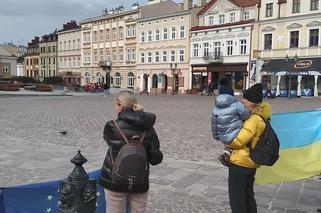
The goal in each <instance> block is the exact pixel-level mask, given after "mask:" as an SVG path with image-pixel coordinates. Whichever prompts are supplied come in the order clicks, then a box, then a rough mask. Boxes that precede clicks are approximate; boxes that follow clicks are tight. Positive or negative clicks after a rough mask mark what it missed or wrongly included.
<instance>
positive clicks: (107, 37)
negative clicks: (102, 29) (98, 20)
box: [106, 29, 110, 41]
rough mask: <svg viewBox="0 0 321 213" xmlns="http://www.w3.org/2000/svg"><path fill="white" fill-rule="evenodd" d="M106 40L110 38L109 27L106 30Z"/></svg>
mask: <svg viewBox="0 0 321 213" xmlns="http://www.w3.org/2000/svg"><path fill="white" fill-rule="evenodd" d="M106 40H107V41H109V40H110V33H109V29H108V30H106Z"/></svg>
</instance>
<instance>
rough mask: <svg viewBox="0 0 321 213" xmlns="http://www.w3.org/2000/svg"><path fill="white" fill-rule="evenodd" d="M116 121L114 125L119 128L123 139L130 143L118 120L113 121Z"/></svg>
mask: <svg viewBox="0 0 321 213" xmlns="http://www.w3.org/2000/svg"><path fill="white" fill-rule="evenodd" d="M113 121H114V124H115V127H116V128H117V130H118V132H119V133H120V135H121V136H122V138H123V139H124V140H125V142H126V143H129V141H128V139H127V137H126V136H125V134H124V132H123V131H122V130H121V129H120V127H119V125H118V123H117V121H116V120H113Z"/></svg>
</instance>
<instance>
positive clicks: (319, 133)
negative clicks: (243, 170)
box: [255, 110, 321, 184]
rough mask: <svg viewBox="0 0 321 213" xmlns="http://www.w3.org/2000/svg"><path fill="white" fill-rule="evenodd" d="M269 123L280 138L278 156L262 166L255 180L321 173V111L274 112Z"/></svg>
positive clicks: (266, 181) (301, 177) (276, 180)
mask: <svg viewBox="0 0 321 213" xmlns="http://www.w3.org/2000/svg"><path fill="white" fill-rule="evenodd" d="M271 124H272V127H273V129H274V130H275V132H276V134H277V135H278V138H279V140H280V158H279V160H278V161H277V162H276V163H275V164H274V165H273V166H272V167H267V166H261V167H260V168H259V169H258V170H257V173H256V176H255V178H256V183H258V184H265V183H276V182H287V181H295V180H300V179H303V178H308V177H312V176H315V175H318V174H320V173H321V110H314V111H305V112H291V113H281V114H274V115H273V116H272V119H271Z"/></svg>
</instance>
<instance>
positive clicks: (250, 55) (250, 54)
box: [246, 25, 257, 89]
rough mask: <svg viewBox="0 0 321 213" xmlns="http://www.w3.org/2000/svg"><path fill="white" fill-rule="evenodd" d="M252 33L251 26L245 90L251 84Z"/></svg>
mask: <svg viewBox="0 0 321 213" xmlns="http://www.w3.org/2000/svg"><path fill="white" fill-rule="evenodd" d="M252 31H253V25H251V32H250V53H249V63H248V83H247V84H246V89H248V88H250V82H251V57H252ZM256 71H257V70H256Z"/></svg>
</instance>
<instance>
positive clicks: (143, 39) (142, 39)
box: [140, 32, 145, 43]
mask: <svg viewBox="0 0 321 213" xmlns="http://www.w3.org/2000/svg"><path fill="white" fill-rule="evenodd" d="M140 41H141V43H144V42H145V32H141V34H140Z"/></svg>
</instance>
